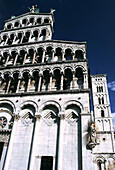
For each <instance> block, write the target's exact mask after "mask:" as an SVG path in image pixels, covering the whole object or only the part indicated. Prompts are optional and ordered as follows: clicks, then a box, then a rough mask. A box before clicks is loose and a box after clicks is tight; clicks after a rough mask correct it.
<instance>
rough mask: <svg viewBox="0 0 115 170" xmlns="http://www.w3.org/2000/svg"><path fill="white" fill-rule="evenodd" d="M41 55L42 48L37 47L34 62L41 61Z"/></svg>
mask: <svg viewBox="0 0 115 170" xmlns="http://www.w3.org/2000/svg"><path fill="white" fill-rule="evenodd" d="M42 57H43V48H38V50H37V54H36V58H35V63H41V62H42Z"/></svg>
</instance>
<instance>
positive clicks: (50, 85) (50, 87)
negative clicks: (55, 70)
mask: <svg viewBox="0 0 115 170" xmlns="http://www.w3.org/2000/svg"><path fill="white" fill-rule="evenodd" d="M51 89H52V73H50V82H49V88H48V90H49V91H51Z"/></svg>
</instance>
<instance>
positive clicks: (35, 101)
mask: <svg viewBox="0 0 115 170" xmlns="http://www.w3.org/2000/svg"><path fill="white" fill-rule="evenodd" d="M53 12H54V11H53V10H51V12H50V13H40V12H39V9H38V8H37V6H32V8H31V9H30V11H29V12H28V13H26V14H23V15H20V16H18V17H15V16H12V17H11V19H9V20H7V21H6V22H5V25H4V30H2V31H1V32H0V170H114V169H115V152H114V131H113V124H112V115H111V110H110V102H109V95H108V89H107V80H106V75H102V74H100V75H90V73H89V67H88V60H87V58H86V42H71V41H60V40H52V33H53V23H54V17H53ZM91 101H92V102H93V113H92V111H91Z"/></svg>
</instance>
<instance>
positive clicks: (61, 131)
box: [57, 112, 65, 170]
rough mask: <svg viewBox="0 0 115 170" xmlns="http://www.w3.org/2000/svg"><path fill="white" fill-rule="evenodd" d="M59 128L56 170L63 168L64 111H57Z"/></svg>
mask: <svg viewBox="0 0 115 170" xmlns="http://www.w3.org/2000/svg"><path fill="white" fill-rule="evenodd" d="M58 116H59V118H60V128H59V150H58V168H57V170H63V140H64V123H65V114H64V112H61V113H59V115H58Z"/></svg>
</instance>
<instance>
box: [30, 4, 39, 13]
mask: <svg viewBox="0 0 115 170" xmlns="http://www.w3.org/2000/svg"><path fill="white" fill-rule="evenodd" d="M28 9H29V11H30V12H39V8H38V7H37V5H33V6H32V7H31V8H29V7H28Z"/></svg>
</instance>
